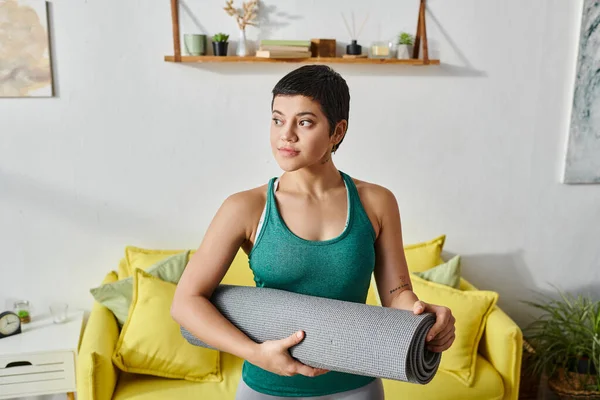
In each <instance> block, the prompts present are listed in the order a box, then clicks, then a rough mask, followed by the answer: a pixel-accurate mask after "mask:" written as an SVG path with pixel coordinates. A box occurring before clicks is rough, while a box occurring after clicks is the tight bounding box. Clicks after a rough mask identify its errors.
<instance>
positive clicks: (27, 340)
mask: <svg viewBox="0 0 600 400" xmlns="http://www.w3.org/2000/svg"><path fill="white" fill-rule="evenodd" d="M22 327H23V332H22V333H20V334H17V335H15V336H10V337H7V338H4V339H0V399H10V398H13V397H24V396H35V395H44V394H54V393H67V398H68V399H70V400H72V399H74V398H75V391H76V385H75V360H76V359H77V350H78V347H79V338H80V336H81V331H82V327H83V311H72V312H69V315H68V318H67V320H66V321H65V322H64V323H62V324H54V323H53V322H52V318H51V317H50V315H47V316H39V317H37V318H35V319H32V321H31V322H30V323H29V324H24V325H22ZM15 365H17V366H15Z"/></svg>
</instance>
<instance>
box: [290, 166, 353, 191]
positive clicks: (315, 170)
mask: <svg viewBox="0 0 600 400" xmlns="http://www.w3.org/2000/svg"><path fill="white" fill-rule="evenodd" d="M342 186H344V181H343V179H342V177H341V175H340V171H338V169H337V168H336V167H335V165H334V164H333V161H332V160H330V161H329V162H328V163H326V164H323V165H318V166H311V167H306V168H301V169H299V170H296V171H291V172H285V173H284V174H283V175H282V176H281V178H280V179H279V190H282V189H283V190H284V191H286V192H297V193H301V194H303V195H306V196H309V197H315V198H320V197H323V196H324V195H326V193H327V192H328V191H329V190H331V189H335V188H339V187H342Z"/></svg>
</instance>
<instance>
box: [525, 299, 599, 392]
mask: <svg viewBox="0 0 600 400" xmlns="http://www.w3.org/2000/svg"><path fill="white" fill-rule="evenodd" d="M555 289H556V290H557V291H558V293H559V295H560V297H559V298H558V299H554V298H552V297H550V296H548V295H542V296H543V297H544V298H545V300H544V301H537V302H534V301H523V303H525V304H527V305H530V306H532V307H534V308H536V309H537V310H540V311H542V314H541V316H540V317H538V318H537V319H536V320H535V321H533V322H532V323H531V324H529V325H528V326H527V327H525V328H524V329H523V334H524V337H525V338H526V339H527V341H528V342H529V343H531V345H532V347H533V349H534V354H533V355H532V356H531V367H530V372H532V373H534V374H536V375H541V374H546V375H547V376H548V377H553V376H555V374H556V373H557V372H558V371H559V370H563V371H567V372H569V373H571V376H577V377H579V380H580V384H579V385H578V386H580V387H584V388H585V389H586V390H590V391H600V301H594V300H592V299H591V298H590V297H589V296H581V295H579V296H577V298H575V297H574V296H572V295H571V294H569V293H564V292H562V291H561V290H559V289H557V288H555ZM572 384H576V382H572Z"/></svg>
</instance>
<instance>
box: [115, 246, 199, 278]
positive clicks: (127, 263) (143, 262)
mask: <svg viewBox="0 0 600 400" xmlns="http://www.w3.org/2000/svg"><path fill="white" fill-rule="evenodd" d="M186 251H188V250H162V249H144V248H141V247H136V246H126V247H125V258H124V260H123V261H121V264H119V279H123V278H127V277H129V276H132V275H133V272H134V271H135V269H136V268H139V269H143V270H145V269H147V268H148V267H150V266H152V265H154V264H156V263H157V262H159V261H162V260H164V259H165V258H167V257H169V256H172V255H174V254H178V253H183V252H186ZM194 253H195V250H190V253H189V256H188V261H189V259H190V258H191V257H192V255H194ZM122 264H124V265H122Z"/></svg>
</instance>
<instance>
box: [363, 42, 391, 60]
mask: <svg viewBox="0 0 600 400" xmlns="http://www.w3.org/2000/svg"><path fill="white" fill-rule="evenodd" d="M394 50H395V46H394V43H393V42H373V43H372V44H371V46H369V58H394V57H395V51H394Z"/></svg>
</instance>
